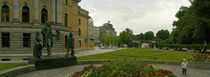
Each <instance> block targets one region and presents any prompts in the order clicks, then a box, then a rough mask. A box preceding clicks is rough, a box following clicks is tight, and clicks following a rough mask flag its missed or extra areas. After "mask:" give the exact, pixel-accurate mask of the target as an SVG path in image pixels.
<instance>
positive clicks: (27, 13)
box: [22, 6, 30, 22]
mask: <svg viewBox="0 0 210 77" xmlns="http://www.w3.org/2000/svg"><path fill="white" fill-rule="evenodd" d="M29 20H30V10H29V8H28V7H27V6H24V7H23V9H22V21H23V22H29Z"/></svg>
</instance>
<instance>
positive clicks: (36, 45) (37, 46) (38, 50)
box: [33, 32, 42, 59]
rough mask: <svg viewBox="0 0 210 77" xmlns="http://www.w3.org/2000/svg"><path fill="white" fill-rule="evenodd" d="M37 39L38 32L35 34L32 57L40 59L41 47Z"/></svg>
mask: <svg viewBox="0 0 210 77" xmlns="http://www.w3.org/2000/svg"><path fill="white" fill-rule="evenodd" d="M40 41H41V40H40V39H39V32H36V37H35V42H34V51H33V56H34V57H36V58H38V59H40V58H41V56H42V45H41V43H40Z"/></svg>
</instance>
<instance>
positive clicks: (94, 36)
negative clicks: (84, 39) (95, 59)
mask: <svg viewBox="0 0 210 77" xmlns="http://www.w3.org/2000/svg"><path fill="white" fill-rule="evenodd" d="M89 34H90V35H89V37H90V40H91V41H92V42H94V43H95V45H99V43H100V39H99V38H100V31H99V27H96V26H94V22H93V19H90V20H89Z"/></svg>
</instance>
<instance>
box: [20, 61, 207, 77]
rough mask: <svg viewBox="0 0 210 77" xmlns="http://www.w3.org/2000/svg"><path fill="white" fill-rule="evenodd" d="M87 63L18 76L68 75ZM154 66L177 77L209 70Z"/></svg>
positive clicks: (194, 76) (201, 75) (203, 75)
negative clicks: (183, 72)
mask: <svg viewBox="0 0 210 77" xmlns="http://www.w3.org/2000/svg"><path fill="white" fill-rule="evenodd" d="M85 66H88V65H76V66H70V67H64V68H57V69H50V70H40V71H35V72H31V73H27V74H24V75H20V76H18V77H68V76H70V75H71V74H73V73H74V72H76V71H81V70H83V68H84V67H85ZM153 66H154V67H155V68H162V67H164V69H167V70H170V71H172V72H173V73H174V74H175V75H176V76H178V77H209V76H210V70H199V69H193V68H188V72H187V75H182V74H181V67H180V66H178V65H160V64H155V65H153Z"/></svg>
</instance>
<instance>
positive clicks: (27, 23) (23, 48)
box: [0, 0, 90, 54]
mask: <svg viewBox="0 0 210 77" xmlns="http://www.w3.org/2000/svg"><path fill="white" fill-rule="evenodd" d="M80 1H81V0H0V54H23V53H24V54H25V53H32V52H33V47H34V40H35V32H39V33H40V39H41V40H42V35H41V30H42V29H43V28H44V27H45V26H46V22H47V21H49V22H52V31H53V34H55V35H56V34H57V33H56V30H57V31H60V34H59V36H57V37H53V48H52V52H53V53H57V52H58V53H60V52H65V51H66V50H65V45H66V39H67V37H68V35H69V32H73V34H74V38H75V41H74V43H75V44H74V45H75V49H76V50H80V49H88V48H89V45H88V44H89V37H88V36H89V34H88V33H89V32H88V31H89V29H88V28H89V18H90V17H89V14H88V11H86V10H84V9H82V8H80V6H79V5H78V3H79V2H80ZM43 52H46V48H44V49H43Z"/></svg>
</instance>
